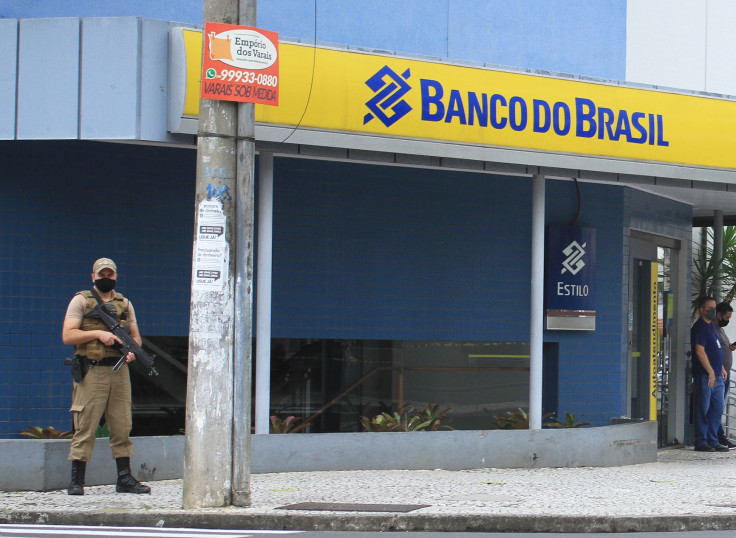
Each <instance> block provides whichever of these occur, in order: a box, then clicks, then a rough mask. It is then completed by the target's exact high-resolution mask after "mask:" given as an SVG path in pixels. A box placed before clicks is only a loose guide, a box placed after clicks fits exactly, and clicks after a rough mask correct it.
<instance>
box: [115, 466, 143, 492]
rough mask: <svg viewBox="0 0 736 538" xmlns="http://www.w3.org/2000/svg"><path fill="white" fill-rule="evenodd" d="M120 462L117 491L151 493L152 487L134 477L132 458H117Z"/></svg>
mask: <svg viewBox="0 0 736 538" xmlns="http://www.w3.org/2000/svg"><path fill="white" fill-rule="evenodd" d="M115 463H117V464H118V483H117V485H116V486H115V491H117V492H118V493H151V488H150V487H148V486H144V485H143V484H141V483H140V482H138V480H136V479H135V478H133V475H132V474H131V472H130V458H115Z"/></svg>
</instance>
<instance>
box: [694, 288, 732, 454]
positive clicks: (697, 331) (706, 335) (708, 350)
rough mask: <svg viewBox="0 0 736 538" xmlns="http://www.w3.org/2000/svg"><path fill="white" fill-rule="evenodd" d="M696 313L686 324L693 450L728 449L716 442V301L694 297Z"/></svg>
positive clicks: (719, 365)
mask: <svg viewBox="0 0 736 538" xmlns="http://www.w3.org/2000/svg"><path fill="white" fill-rule="evenodd" d="M698 311H699V312H700V317H699V318H698V319H697V320H696V321H695V323H693V326H692V327H691V328H690V342H691V345H692V373H693V426H694V429H695V450H697V451H698V452H716V451H718V452H728V447H727V446H725V445H722V444H720V443H719V442H718V428H719V427H720V425H721V415H722V414H723V381H724V380H725V379H726V371H725V370H724V369H723V350H722V349H721V341H720V338H719V337H718V328H717V327H716V325H715V323H713V320H715V319H716V301H715V299H713V297H702V298H701V299H700V300H699V301H698Z"/></svg>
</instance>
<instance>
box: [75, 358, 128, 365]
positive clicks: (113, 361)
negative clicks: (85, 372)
mask: <svg viewBox="0 0 736 538" xmlns="http://www.w3.org/2000/svg"><path fill="white" fill-rule="evenodd" d="M80 358H82V357H80ZM83 358H85V359H87V357H83ZM119 360H120V357H105V358H104V359H100V360H98V361H95V360H92V359H87V361H88V362H89V364H90V366H115V365H116V364H117V363H118V361H119Z"/></svg>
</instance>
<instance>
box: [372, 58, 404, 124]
mask: <svg viewBox="0 0 736 538" xmlns="http://www.w3.org/2000/svg"><path fill="white" fill-rule="evenodd" d="M410 76H411V72H410V70H409V69H407V70H406V71H404V72H403V73H402V74H401V75H399V74H397V73H396V72H395V71H394V70H393V69H391V68H390V67H389V66H387V65H385V66H383V67H382V68H381V69H379V70H378V72H377V73H376V74H375V75H373V76H372V77H371V78H369V79H368V80H366V81H365V83H366V85H367V86H368V87H369V88H370V89H371V90H373V92H374V93H375V94H376V95H374V96H373V97H371V98H370V99H369V100H368V102H366V104H365V105H366V106H367V107H368V110H370V112H369V113H368V114H366V115H365V116H363V125H365V124H366V123H368V122H369V121H371V120H372V119H373V118H378V119H379V120H381V122H382V123H383V124H384V125H385V126H386V127H391V126H392V125H393V124H394V123H396V122H397V121H398V120H400V119H401V118H403V117H404V116H406V115H407V114H408V113H409V111H410V110H411V106H410V105H409V103H407V102H406V101H404V99H402V98H403V97H404V95H406V93H407V92H408V91H409V90H411V86H409V83H408V82H407V79H408V78H409V77H410Z"/></svg>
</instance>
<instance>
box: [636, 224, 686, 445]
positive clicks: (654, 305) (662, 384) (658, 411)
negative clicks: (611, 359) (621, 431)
mask: <svg viewBox="0 0 736 538" xmlns="http://www.w3.org/2000/svg"><path fill="white" fill-rule="evenodd" d="M631 242H632V267H631V269H632V270H631V273H630V275H631V282H630V292H631V295H630V297H631V302H630V307H629V334H630V345H629V365H628V394H629V401H628V408H629V416H630V417H631V418H636V419H643V420H656V421H657V424H658V444H659V445H660V446H664V445H667V444H670V443H672V442H673V441H674V440H675V428H674V425H673V421H674V420H675V416H674V415H673V414H672V413H671V406H670V402H671V399H672V393H671V388H672V384H671V381H672V379H673V371H674V368H675V365H676V363H677V361H676V360H675V357H676V355H677V350H676V347H677V345H676V342H677V341H678V339H677V338H675V335H676V334H677V330H678V327H677V323H676V320H677V315H676V305H677V301H676V290H677V285H676V283H677V278H678V274H677V273H678V271H677V267H678V264H677V263H673V261H674V262H676V261H677V256H679V250H677V249H675V248H672V247H671V245H670V246H661V244H658V243H661V242H659V241H641V240H640V239H635V238H633V237H632V241H631Z"/></svg>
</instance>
